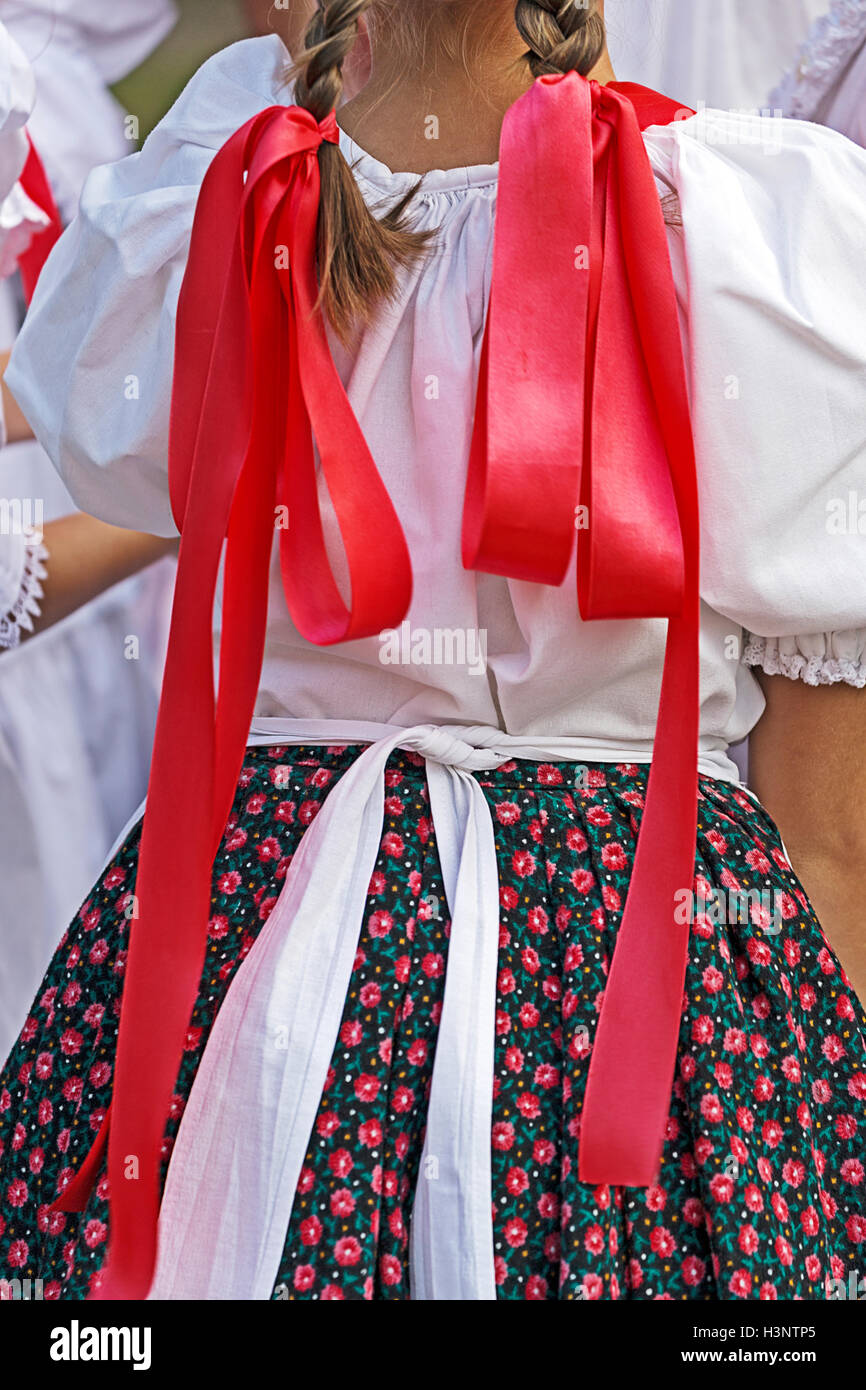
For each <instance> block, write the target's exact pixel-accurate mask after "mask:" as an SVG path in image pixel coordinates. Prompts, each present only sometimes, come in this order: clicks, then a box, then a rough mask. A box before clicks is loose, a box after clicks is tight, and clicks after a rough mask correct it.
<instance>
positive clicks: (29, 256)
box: [18, 135, 63, 304]
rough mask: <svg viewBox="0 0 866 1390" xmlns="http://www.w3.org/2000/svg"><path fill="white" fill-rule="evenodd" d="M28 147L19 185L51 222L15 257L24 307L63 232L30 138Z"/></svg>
mask: <svg viewBox="0 0 866 1390" xmlns="http://www.w3.org/2000/svg"><path fill="white" fill-rule="evenodd" d="M27 142H28V144H29V146H30V151H29V154H28V155H27V161H26V163H25V165H24V168H23V170H22V171H21V178H20V183H21V187H22V188H23V189H24V192H25V193H26V194H27V196H28V198H30V199H31V201H32V202H34V203H35V204H36V206H37V207H38V208H41V209H42V211H43V212H44V213H47V214H48V217H49V218H50V222H49V225H48V226H47V227H43V228H42V230H41V231H38V232H36V234H35V235H34V236H33V237H32V239H31V241H30V245H29V246H28V248H27V250H26V251H24V252H22V254H21V255H20V256H19V257H18V269H19V271H20V272H21V283H22V286H23V288H24V300H25V302H26V303H27V304H29V303H30V301H31V299H32V298H33V291H34V289H35V288H36V281H37V280H38V279H39V275H40V272H41V270H42V267H43V266H44V264H45V262H46V261H47V259H48V253H49V252H50V250H51V248H52V247H53V246H54V244H55V242H56V241H59V239H60V236H61V234H62V232H63V224H62V222H61V221H60V213H59V212H58V211H57V204H56V203H55V201H54V194H53V193H52V192H51V185H50V184H49V182H48V178H47V175H46V173H45V169H44V166H43V164H42V160H41V159H40V158H39V155H38V154H37V153H36V147H35V145H34V144H33V141H32V140H31V139H30V136H29V135H28V136H27Z"/></svg>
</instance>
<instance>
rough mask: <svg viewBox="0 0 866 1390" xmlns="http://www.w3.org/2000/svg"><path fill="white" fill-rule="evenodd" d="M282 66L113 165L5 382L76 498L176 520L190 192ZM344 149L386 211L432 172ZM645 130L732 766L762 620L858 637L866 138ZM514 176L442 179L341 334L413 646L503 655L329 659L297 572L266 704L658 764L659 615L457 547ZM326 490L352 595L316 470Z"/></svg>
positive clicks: (751, 703) (709, 741) (709, 669)
mask: <svg viewBox="0 0 866 1390" xmlns="http://www.w3.org/2000/svg"><path fill="white" fill-rule="evenodd" d="M284 74H285V50H284V49H283V47H282V45H281V43H280V41H279V39H277V38H276V37H269V38H261V39H254V40H250V41H247V42H244V43H241V44H237V45H235V46H233V47H232V48H230V49H228V50H226V51H224V52H223V53H221V54H219V55H217V56H216V57H215V58H213V59H211V60H210V61H209V62H208V63H207V64H205V66H204V67H203V68H202V69H201V71H200V72H199V74H198V75H197V77H196V78H195V79H194V81H193V82H192V83H191V84H190V86H189V87H188V88H187V90H186V92H185V93H184V94H183V96H182V97H181V98H180V100H179V101H178V102H177V104H176V105H175V107H174V108H173V109H172V111H171V112H170V113H169V115H168V116H167V117H166V118H165V120H164V121H163V123H162V124H161V125H160V126H159V127H158V128H157V130H156V131H155V132H154V133H153V135H152V136H151V137H150V139H149V140H148V141H147V143H146V145H145V148H144V150H143V152H142V153H141V154H140V155H134V156H132V157H131V158H129V159H127V160H124V161H122V162H121V163H120V164H117V165H114V166H112V167H109V168H102V169H98V170H96V171H95V172H94V173H93V174H92V176H91V178H90V179H89V181H88V184H87V187H86V189H85V193H84V197H83V200H82V208H81V214H80V216H79V217H78V219H77V220H76V222H75V224H74V225H73V226H72V228H71V229H70V230H69V231H68V232H67V234H66V235H65V236H64V238H63V240H62V241H61V243H60V245H59V246H58V247H57V248H56V249H55V251H54V253H53V254H52V256H51V258H50V260H49V263H48V265H47V266H46V269H45V272H44V275H43V278H42V283H41V284H40V287H39V290H38V291H37V294H36V297H35V300H34V304H33V306H32V308H31V312H30V315H29V317H28V320H27V324H26V325H25V328H24V331H23V333H22V335H21V338H20V340H19V343H18V345H17V346H16V349H15V352H14V355H13V359H12V366H11V368H10V381H11V384H12V388H13V390H15V392H16V393H17V395H18V396H19V399H20V400H21V401H22V403H23V405H24V408H25V410H26V411H27V413H28V416H29V418H30V419H31V420H32V422H33V425H34V428H35V429H36V431H37V433H38V435H39V437H40V439H41V440H42V442H43V444H44V446H45V448H46V449H47V451H48V453H49V455H50V456H51V458H52V459H53V460H54V462H55V463H56V465H57V467H58V469H59V471H60V473H61V475H62V476H63V478H64V480H65V482H66V484H67V486H68V487H69V489H70V491H71V493H72V494H73V496H74V497H75V499H76V501H77V502H78V503H79V505H81V506H82V507H85V508H87V509H88V510H90V511H92V512H94V513H95V514H96V515H98V516H101V517H102V518H104V519H105V520H107V521H110V522H114V523H116V524H119V525H125V526H137V527H141V528H145V529H148V530H151V531H154V532H156V533H159V534H164V535H170V534H173V532H174V524H173V521H172V517H171V512H170V507H169V501H168V493H167V484H166V452H167V436H168V414H169V399H170V386H171V372H172V357H173V334H174V319H175V309H176V302H177V296H178V291H179V288H180V283H181V280H182V277H183V272H184V267H185V261H186V255H187V249H188V245H189V236H190V229H191V225H192V218H193V214H194V210H195V205H196V199H197V196H198V190H199V187H200V184H201V180H202V177H203V175H204V173H205V170H206V169H207V168H208V166H209V164H210V161H211V159H212V158H213V155H214V153H215V151H216V150H217V149H218V148H219V147H220V146H221V145H222V144H223V143H224V141H225V140H226V139H227V138H228V136H229V135H230V134H231V133H232V132H233V131H234V130H236V129H237V128H238V126H239V125H240V124H241V123H243V122H244V121H245V120H247V119H248V118H249V117H250V116H252V115H253V114H255V113H256V112H257V111H259V110H261V109H262V108H263V107H265V106H268V105H271V104H274V103H276V102H281V101H282V102H286V101H288V100H289V93H288V92H287V90H286V87H285V83H284ZM341 144H342V148H343V150H344V152H345V154H346V155H347V157H348V158H349V159H350V161H351V162H352V164H353V166H354V168H355V171H356V177H357V179H358V183H359V186H360V188H361V190H362V192H363V193H364V196H365V197H366V198H367V199H368V201H369V202H370V203H371V204H372V205H375V206H383V205H385V204H387V203H388V202H389V200H393V199H394V198H396V197H398V196H399V195H400V194H402V193H403V192H404V191H405V190H406V188H407V187H408V186H409V185H410V184H411V183H412V182H413V181H414V176H412V175H408V174H400V173H391V172H390V171H389V170H387V169H386V168H385V167H384V166H383V165H382V164H381V163H379V162H378V161H377V160H375V159H373V158H372V157H371V156H369V155H367V154H365V153H363V151H362V150H361V149H360V148H359V147H358V146H357V145H355V144H354V143H353V142H352V141H351V140H350V139H349V138H348V137H347V136H346V135H342V136H341ZM646 145H647V149H648V152H649V155H650V158H651V160H652V163H653V166H654V168H655V170H656V174H657V178H658V181H659V186H660V190H661V191H663V192H674V193H675V194H676V195H677V197H678V199H679V204H680V206H681V209H682V220H683V226H682V227H676V226H672V227H671V229H670V245H671V252H672V258H673V265H674V274H675V279H676V283H677V288H678V294H679V299H680V308H681V320H682V327H683V334H684V341H685V348H686V358H687V363H688V369H689V378H690V388H691V394H692V402H693V412H694V426H695V435H696V443H697V450H698V465H699V474H700V487H701V506H702V519H703V522H702V524H703V533H702V541H703V579H702V598H703V605H702V626H701V722H700V727H701V745H700V751H701V755H702V757H703V759H704V761H705V764H708V765H711V766H713V767H714V768H715V771H716V773H717V775H721V776H727V777H730V778H733V779H736V778H737V776H738V773H737V771H736V768H735V767H734V765H733V764H732V763H731V762H730V760H729V758H728V757H727V755H726V752H725V750H726V748H727V747H728V745H729V744H731V743H734V742H737V741H739V740H740V739H742V738H743V737H744V736H745V735H746V734H748V732H749V730H750V729H751V728H752V727H753V726H754V724H755V723H756V721H757V719H758V718H759V716H760V714H761V712H762V709H763V699H762V696H761V694H760V691H759V689H758V687H757V684H756V682H755V680H754V678H753V676H752V675H751V673H750V672H749V671H748V670H747V669H746V668H745V666H744V665H743V664H742V661H741V657H742V650H743V645H744V643H745V641H746V637H745V631H744V630H745V629H748V631H749V632H750V633H752V634H754V635H756V636H765V637H774V638H778V637H786V638H787V637H797V636H798V634H801V633H821V632H823V633H827V634H840V633H848V634H850V636H849V637H846V638H844V639H840V638H836V639H834V640H837V641H838V640H844V641H845V642H848V643H851V642H853V643H855V644H860V645H861V647H862V644H863V641H864V629H866V591H864V589H866V586H864V580H863V575H864V569H866V566H864V543H866V542H864V537H863V536H862V535H860V534H857V533H856V532H853V533H849V534H840V533H839V529H838V527H837V528H835V529H833V530H831V529H830V528H828V525H827V520H826V518H827V514H828V508H830V507H832V506H833V505H834V503H835V502H836V501H837V499H838V498H840V497H843V498H844V497H846V496H847V495H848V493H849V492H850V491H851V490H856V489H857V488H858V487H862V486H863V482H864V476H866V410H864V399H866V334H864V332H863V323H864V322H866V279H864V277H863V275H862V268H861V266H862V246H863V238H864V232H866V154H864V152H863V151H862V150H860V149H858V148H856V147H855V146H854V145H852V144H850V143H849V142H847V141H845V140H843V139H842V138H841V137H839V136H838V135H836V134H834V133H833V132H831V131H828V130H824V129H819V128H817V127H814V126H810V125H805V124H802V123H798V122H784V121H775V120H769V119H762V118H759V117H751V116H742V115H728V114H725V113H720V112H707V113H704V114H703V115H701V116H698V117H696V118H693V119H691V120H686V121H681V122H677V123H676V124H675V125H673V126H669V127H656V128H654V129H652V130H650V131H648V132H647V133H646ZM496 177H497V166H495V165H491V166H480V167H474V168H470V169H460V170H449V171H438V172H434V173H432V174H428V175H427V176H426V177H425V179H424V182H423V185H422V191H421V193H420V194H419V195H418V197H417V198H416V200H415V203H414V204H413V210H412V221H413V225H415V226H416V227H419V228H420V227H424V228H427V227H435V228H437V229H438V239H437V244H436V250H435V251H434V253H433V254H432V255H431V256H430V257H429V258H428V259H427V260H426V261H425V262H424V263H423V264H422V265H421V266H420V267H418V268H416V269H415V270H413V271H411V272H407V273H405V274H403V275H402V276H401V280H400V290H399V294H398V296H397V299H396V301H395V303H394V304H392V305H389V306H388V307H386V308H385V309H383V310H382V311H381V313H380V314H379V315H378V317H377V319H376V321H375V322H374V323H373V324H372V325H371V326H370V327H369V328H368V329H367V330H366V331H365V332H364V333H363V335H362V337H361V341H360V346H359V348H358V349H357V351H356V352H355V353H354V354H353V355H351V356H350V355H349V354H348V353H347V352H346V351H345V350H344V349H343V348H342V347H341V346H340V345H339V344H338V343H336V342H334V343H333V344H332V345H333V350H334V356H335V360H336V362H337V366H338V369H339V371H340V373H341V375H342V378H343V380H344V382H345V383H346V386H347V390H348V393H349V397H350V399H351V401H352V404H353V407H354V409H355V411H356V413H357V416H358V418H359V420H360V422H361V425H362V427H363V429H364V433H365V435H366V437H367V440H368V441H369V443H370V446H371V449H372V452H373V455H374V458H375V459H376V461H377V464H378V466H379V469H380V471H381V473H382V476H383V478H384V480H385V483H386V485H387V487H388V489H389V492H390V495H391V497H392V499H393V502H394V505H395V507H396V509H397V512H398V514H399V516H400V519H401V522H402V524H403V527H404V530H405V533H406V536H407V540H408V543H409V547H410V551H411V556H412V563H413V570H414V576H415V590H414V599H413V602H412V606H411V609H410V612H409V614H408V621H409V624H410V633H411V632H414V633H417V632H419V631H420V632H422V633H423V632H432V631H435V630H436V629H452V630H453V629H460V630H464V631H469V630H472V631H475V630H477V629H481V630H482V631H483V632H484V633H485V634H486V641H487V653H486V666H485V668H484V670H482V671H481V672H480V674H479V673H478V670H479V668H478V665H477V664H476V666H475V667H472V666H471V665H470V663H469V662H468V661H466V662H463V663H462V664H457V662H456V661H454V662H453V663H449V661H448V660H447V659H446V658H445V656H442V654H440V660H438V661H437V660H436V659H435V652H431V653H430V654H429V655H430V656H431V659H430V660H428V661H426V662H425V661H424V660H423V659H421V660H415V661H406V662H403V661H400V662H398V663H397V664H386V662H385V661H384V660H383V657H386V656H387V651H386V650H385V649H384V647H383V643H382V642H381V641H379V640H377V639H375V638H373V639H369V640H365V641H360V642H354V643H349V644H343V645H342V646H338V647H335V648H328V649H320V648H315V647H312V646H311V645H309V644H308V643H306V642H305V641H304V640H303V639H302V638H301V637H300V636H299V635H298V633H297V631H296V630H295V628H294V626H293V624H292V622H291V620H290V619H289V617H288V615H287V612H286V608H285V603H284V600H283V596H282V590H281V586H280V580H279V572H278V568H277V566H276V564H275V566H274V570H273V584H272V601H271V606H270V616H269V623H268V641H267V649H266V655H265V662H264V669H263V674H262V681H261V687H260V694H259V700H258V707H257V713H258V714H259V715H262V716H269V717H291V718H310V719H339V718H345V717H346V716H347V715H349V716H350V717H352V718H358V719H365V720H373V721H375V722H377V723H380V724H397V725H401V726H403V727H412V726H415V725H418V724H427V723H434V724H443V723H446V724H447V723H454V722H459V723H463V724H482V725H485V726H492V727H499V728H501V729H503V730H505V731H507V732H508V733H510V734H518V735H526V736H533V737H536V736H538V737H540V736H544V737H558V736H563V735H568V736H579V737H580V738H581V739H583V740H584V741H585V742H588V743H589V744H591V745H592V746H594V747H595V748H596V749H597V755H598V757H600V758H602V759H604V758H605V756H606V754H607V753H608V752H609V754H610V756H611V757H616V756H619V755H620V754H622V753H628V755H629V758H630V760H632V761H647V760H648V759H649V758H650V757H651V753H652V738H653V732H654V723H655V713H656V707H657V701H658V692H659V682H660V674H661V668H662V657H663V647H664V633H665V624H664V623H663V622H661V621H645V622H627V623H617V622H601V623H581V622H580V621H579V620H578V618H577V613H576V599H575V578H574V567H573V566H572V571H571V573H570V574H569V576H568V578H567V580H566V582H565V583H564V584H563V585H562V587H560V588H558V589H555V588H547V587H542V586H538V585H533V584H526V583H519V582H515V581H509V580H505V579H499V578H496V577H493V576H486V575H478V574H474V573H467V572H466V571H464V570H463V568H462V566H461V563H460V531H461V516H462V502H463V486H464V480H465V473H466V464H467V454H468V445H469V437H470V430H471V422H472V409H473V399H474V389H475V376H476V370H477V364H478V353H479V349H480V344H481V335H482V330H483V324H484V317H485V311H486V302H487V294H488V290H489V281H490V266H491V246H492V233H493V218H494V211H495V201H496ZM528 311H530V312H531V311H532V310H528ZM130 378H134V379H136V380H137V381H138V382H139V383H140V390H139V396H138V399H136V400H129V399H127V396H126V394H125V391H124V386H125V383H126V382H127V381H128V380H129V379H130ZM48 383H50V389H49V386H48ZM431 397H433V398H431ZM321 502H322V509H323V516H324V525H325V532H326V539H327V543H328V546H329V551H330V554H331V557H332V560H333V563H334V567H335V571H336V573H337V575H338V579H340V580H341V581H345V569H344V562H343V558H342V551H341V548H340V543H339V537H338V532H337V527H336V522H335V519H334V514H333V510H332V508H331V506H330V502H329V499H328V498H327V495H326V493H325V490H324V487H323V486H322V488H321ZM410 649H411V644H408V645H407V646H406V647H405V648H404V651H409V650H410ZM425 655H426V654H425V653H423V652H421V653H420V656H421V657H422V658H423V657H424V656H425ZM458 655H459V653H458Z"/></svg>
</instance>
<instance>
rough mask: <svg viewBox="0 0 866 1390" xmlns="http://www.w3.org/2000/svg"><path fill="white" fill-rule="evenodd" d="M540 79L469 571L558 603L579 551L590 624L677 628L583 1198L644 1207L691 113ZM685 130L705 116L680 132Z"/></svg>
mask: <svg viewBox="0 0 866 1390" xmlns="http://www.w3.org/2000/svg"><path fill="white" fill-rule="evenodd" d="M645 90H646V89H637V91H635V89H632V98H633V99H632V100H630V99H629V98H627V97H626V96H625V95H623V94H622V93H621V92H620V91H618V90H617V87H616V86H615V85H614V86H608V87H600V86H599V85H598V84H597V83H595V82H592V83H588V82H586V81H584V80H583V79H582V78H580V77H578V76H577V75H576V74H573V73H571V74H568V75H567V76H563V77H559V76H557V77H543V78H541V79H540V80H539V81H538V82H537V83H536V84H535V85H534V86H533V88H532V89H531V90H530V91H529V92H528V93H527V95H526V96H525V97H523V98H522V99H521V100H520V101H519V102H517V104H516V105H515V106H514V107H513V108H512V109H511V111H510V112H509V113H508V115H507V116H506V119H505V124H504V127H503V133H502V153H501V165H500V174H499V192H498V207H497V217H496V233H495V244H494V263H493V279H492V290H491V300H490V309H489V315H488V322H487V330H486V335H485V341H484V344H483V351H482V361H481V376H480V381H479V391H478V409H477V414H476V421H475V430H474V436H473V442H472V453H471V459H470V466H469V477H468V482H467V489H466V506H465V512H464V533H463V563H464V565H465V566H466V567H467V568H468V569H477V570H485V571H488V572H491V573H494V574H499V575H507V576H509V577H510V578H514V579H523V580H531V581H535V582H538V583H544V584H559V583H561V582H562V580H563V579H564V577H565V575H566V572H567V570H568V567H569V564H570V561H571V556H572V547H573V545H574V540H575V507H576V506H577V505H578V504H582V505H584V506H586V507H587V509H588V518H589V529H588V530H583V531H580V532H579V533H578V535H579V540H578V560H577V584H578V602H579V605H580V612H581V616H582V617H583V618H584V619H594V618H663V617H664V618H667V619H668V639H667V649H666V654H665V667H664V676H663V681H662V692H661V701H660V705H659V715H658V725H657V730H656V739H655V756H654V759H653V763H652V769H651V772H650V777H649V785H648V789H647V797H646V805H645V809H644V813H643V821H642V825H641V830H640V835H639V838H638V846H637V852H636V858H635V863H634V870H633V874H632V879H631V885H630V887H629V892H628V897H627V900H626V905H625V911H624V914H623V920H622V923H621V926H620V930H619V935H618V940H617V945H616V949H615V951H614V957H613V963H612V966H611V970H610V975H609V977H608V982H607V988H606V990H605V995H604V1003H603V1007H602V1011H601V1017H600V1019H599V1024H598V1028H597V1030H596V1036H595V1040H594V1044H593V1049H592V1059H591V1062H590V1068H589V1076H588V1081H587V1088H586V1094H585V1099H584V1106H583V1112H582V1123H581V1137H580V1153H579V1176H580V1180H581V1181H582V1182H589V1183H615V1184H622V1185H634V1186H641V1187H643V1186H647V1185H649V1184H650V1183H652V1182H653V1181H654V1179H655V1176H656V1173H657V1170H658V1165H659V1161H660V1158H661V1151H662V1147H663V1141H664V1132H665V1122H666V1119H667V1114H668V1108H669V1105H670V1094H671V1084H672V1079H673V1072H674V1067H675V1062H676V1049H677V1038H678V1034H679V1021H680V1010H681V1001H682V990H683V981H684V978H685V969H686V962H687V951H688V925H687V924H686V925H679V924H678V923H677V922H676V920H675V915H674V908H675V898H674V895H675V893H676V892H677V890H679V889H683V888H686V889H690V888H691V886H692V882H693V877H694V856H695V838H696V828H697V756H698V619H699V600H698V494H697V480H696V473H695V458H694V446H693V442H692V432H691V424H690V419H689V404H688V395H687V390H686V377H685V369H684V364H683V352H682V344H681V339H680V331H679V322H678V318H677V308H676V297H675V290H674V283H673V277H672V273H671V267H670V259H669V255H668V246H667V237H666V232H665V226H664V219H663V215H662V211H661V206H660V203H659V197H658V192H657V190H656V186H655V180H654V178H653V174H652V170H651V168H650V164H649V160H648V158H647V155H646V151H645V148H644V144H643V139H642V136H641V125H640V122H639V120H638V117H637V115H636V111H635V105H634V99H635V98H637V100H638V101H639V102H640V104H642V106H643V108H644V115H645V118H646V123H647V124H649V123H655V122H656V121H657V120H659V119H664V118H665V117H666V119H667V120H670V119H673V118H674V117H675V115H676V114H677V108H676V107H675V106H674V104H673V103H665V101H664V99H663V98H659V97H657V96H656V95H655V94H654V93H647V96H646V98H645V99H644V100H643V101H641V99H640V95H639V94H640V92H643V91H645ZM683 114H687V113H686V112H683Z"/></svg>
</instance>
